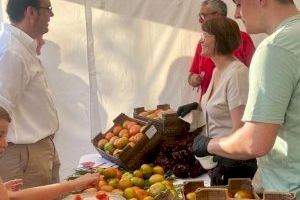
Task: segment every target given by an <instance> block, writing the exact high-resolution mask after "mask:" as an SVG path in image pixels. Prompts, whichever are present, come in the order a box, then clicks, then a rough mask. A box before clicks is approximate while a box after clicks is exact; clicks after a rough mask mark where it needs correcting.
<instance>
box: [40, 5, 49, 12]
mask: <svg viewBox="0 0 300 200" xmlns="http://www.w3.org/2000/svg"><path fill="white" fill-rule="evenodd" d="M37 8H38V9H46V10H48V11H50V12H52V6H47V7H46V6H39V7H37Z"/></svg>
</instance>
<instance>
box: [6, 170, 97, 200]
mask: <svg viewBox="0 0 300 200" xmlns="http://www.w3.org/2000/svg"><path fill="white" fill-rule="evenodd" d="M98 181H99V174H85V175H83V176H81V177H79V178H78V179H75V180H71V181H65V182H62V183H57V184H52V185H46V186H40V187H34V188H28V189H24V190H20V191H17V192H9V193H8V194H9V200H40V199H41V197H42V199H43V200H48V199H49V200H50V199H55V198H58V197H60V196H62V195H65V194H68V193H69V192H72V191H78V190H82V189H85V188H88V187H92V186H95V185H97V183H98ZM1 200H2V199H1Z"/></svg>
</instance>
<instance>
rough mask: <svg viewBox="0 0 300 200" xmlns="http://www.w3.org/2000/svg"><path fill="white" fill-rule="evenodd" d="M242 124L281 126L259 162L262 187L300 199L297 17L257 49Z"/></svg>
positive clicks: (299, 32) (299, 33) (299, 25)
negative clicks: (266, 152) (294, 193)
mask: <svg viewBox="0 0 300 200" xmlns="http://www.w3.org/2000/svg"><path fill="white" fill-rule="evenodd" d="M243 121H251V122H265V123H271V124H280V125H281V128H280V129H279V131H278V135H277V139H276V142H275V144H274V146H273V149H272V150H271V151H270V152H269V153H268V154H267V155H266V156H264V157H261V158H259V159H258V165H259V167H260V168H261V170H262V182H263V187H264V189H265V190H269V191H282V192H297V193H298V194H297V196H298V198H297V199H300V15H298V16H294V17H291V18H288V19H286V20H285V21H284V22H282V23H281V25H280V26H279V27H278V28H277V29H276V31H275V32H274V33H273V34H272V35H270V36H269V37H267V38H266V39H265V40H264V41H263V42H262V43H261V44H260V45H259V46H258V48H257V49H256V52H255V54H254V56H253V58H252V63H251V66H250V74H249V95H248V101H247V106H246V109H245V113H244V117H243Z"/></svg>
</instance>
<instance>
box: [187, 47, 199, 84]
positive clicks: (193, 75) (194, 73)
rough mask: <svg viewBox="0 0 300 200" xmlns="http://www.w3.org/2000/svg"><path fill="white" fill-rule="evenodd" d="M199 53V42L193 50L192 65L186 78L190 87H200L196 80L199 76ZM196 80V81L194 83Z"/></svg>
mask: <svg viewBox="0 0 300 200" xmlns="http://www.w3.org/2000/svg"><path fill="white" fill-rule="evenodd" d="M200 52H201V45H200V42H199V43H198V44H197V48H196V50H195V54H194V58H193V63H192V65H191V67H190V74H189V77H188V83H189V85H190V86H192V87H198V86H199V85H200V82H199V81H200V80H197V79H198V78H197V77H198V76H199V74H200V71H199V70H200V67H199V65H200V63H199V59H200ZM196 80H197V81H196Z"/></svg>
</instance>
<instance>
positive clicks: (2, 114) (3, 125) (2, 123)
mask: <svg viewBox="0 0 300 200" xmlns="http://www.w3.org/2000/svg"><path fill="white" fill-rule="evenodd" d="M10 122H11V118H10V116H9V114H8V112H7V111H6V110H4V109H3V108H2V107H0V157H1V155H2V154H3V153H4V151H5V148H6V147H7V141H6V136H7V132H8V127H9V123H10Z"/></svg>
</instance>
